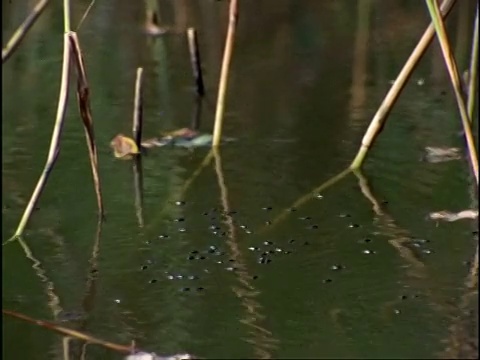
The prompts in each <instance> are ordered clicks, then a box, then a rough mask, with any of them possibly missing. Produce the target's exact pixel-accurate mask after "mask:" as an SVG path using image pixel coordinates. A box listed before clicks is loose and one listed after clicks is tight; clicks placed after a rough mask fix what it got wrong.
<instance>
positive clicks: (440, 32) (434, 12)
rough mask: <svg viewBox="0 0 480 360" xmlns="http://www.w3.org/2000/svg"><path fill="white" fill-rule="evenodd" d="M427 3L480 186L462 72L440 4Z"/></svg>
mask: <svg viewBox="0 0 480 360" xmlns="http://www.w3.org/2000/svg"><path fill="white" fill-rule="evenodd" d="M425 1H426V3H427V7H428V11H429V13H430V17H431V18H432V22H433V25H434V26H435V31H436V33H437V37H438V41H439V42H440V46H441V49H442V54H443V58H444V60H445V64H446V66H447V70H448V74H449V76H450V80H451V83H452V86H453V90H454V93H455V99H456V100H457V105H458V109H459V111H460V117H461V119H462V125H463V130H464V132H465V138H466V140H467V146H468V152H469V156H470V163H471V166H472V169H473V173H474V175H475V179H476V182H477V186H478V158H477V151H476V149H475V141H474V139H473V135H472V129H471V127H470V120H469V117H468V113H467V108H466V106H465V101H464V98H463V95H462V87H461V81H460V74H459V72H458V68H457V63H456V61H455V57H454V55H453V52H452V50H451V48H450V44H449V41H448V36H447V31H446V29H445V24H444V22H443V19H442V17H441V15H440V10H439V8H438V4H437V2H436V1H435V0H425Z"/></svg>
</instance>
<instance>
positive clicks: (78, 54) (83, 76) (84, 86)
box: [68, 32, 104, 218]
mask: <svg viewBox="0 0 480 360" xmlns="http://www.w3.org/2000/svg"><path fill="white" fill-rule="evenodd" d="M68 36H69V39H70V44H71V51H72V55H73V60H74V63H75V65H76V70H77V102H78V108H79V110H80V115H81V118H82V121H83V128H84V130H85V138H86V140H87V148H88V155H89V157H90V166H91V168H92V175H93V184H94V188H95V194H96V197H97V205H98V215H99V217H100V218H103V217H104V208H103V199H102V190H101V186H100V176H99V174H98V156H97V147H96V145H95V132H94V128H93V118H92V111H91V107H90V90H89V87H88V81H87V73H86V71H85V64H84V62H83V56H82V49H81V48H80V43H79V41H78V38H77V34H76V33H74V32H70V33H68Z"/></svg>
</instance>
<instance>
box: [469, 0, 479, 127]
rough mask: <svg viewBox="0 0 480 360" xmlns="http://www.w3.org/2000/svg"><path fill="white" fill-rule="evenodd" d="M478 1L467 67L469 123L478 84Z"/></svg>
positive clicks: (471, 119) (471, 121) (471, 120)
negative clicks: (468, 66)
mask: <svg viewBox="0 0 480 360" xmlns="http://www.w3.org/2000/svg"><path fill="white" fill-rule="evenodd" d="M478 11H479V8H478V3H477V12H476V15H475V25H474V27H473V29H474V30H473V41H472V53H471V55H470V69H469V72H468V74H469V77H470V78H469V83H468V100H467V109H468V118H469V119H470V123H473V111H474V109H475V100H476V98H477V94H476V92H477V86H478V78H477V77H478V25H479V24H478Z"/></svg>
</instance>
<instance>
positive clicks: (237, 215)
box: [2, 0, 478, 359]
mask: <svg viewBox="0 0 480 360" xmlns="http://www.w3.org/2000/svg"><path fill="white" fill-rule="evenodd" d="M273 3H275V6H272V4H273ZM352 4H353V5H352ZM30 5H31V4H30V3H29V2H25V1H19V2H18V1H17V2H13V3H9V2H5V1H4V2H3V3H2V10H3V11H4V14H5V15H4V16H3V19H4V20H6V21H4V22H3V30H4V34H5V35H4V39H5V37H7V36H9V34H11V33H12V31H13V29H14V27H15V26H16V25H17V24H18V23H20V21H21V20H22V18H23V16H24V11H25V9H26V8H27V7H28V6H30ZM159 5H160V15H161V16H160V19H159V20H160V21H159V22H160V25H162V26H168V27H170V28H171V29H173V31H172V32H170V33H167V34H166V35H164V36H161V37H158V38H147V37H145V36H144V34H143V33H142V26H143V25H144V24H143V21H144V16H145V9H144V8H143V7H142V6H143V3H142V2H139V3H136V2H123V3H119V4H116V5H115V6H113V5H111V4H108V3H96V4H95V5H94V7H93V8H92V10H91V12H90V13H89V15H88V17H87V18H86V19H85V21H84V23H83V25H82V27H81V29H80V31H79V39H80V42H81V45H82V49H83V50H84V51H85V61H86V67H87V73H88V76H89V84H90V86H91V96H92V112H93V117H94V121H95V132H96V138H97V141H98V152H99V164H100V177H101V180H102V183H103V186H102V188H103V191H104V194H103V196H104V202H105V208H106V211H107V214H106V217H107V220H106V222H105V223H104V224H103V225H102V226H101V227H99V226H98V224H97V221H96V200H95V193H94V191H93V186H92V184H91V182H92V181H91V175H90V168H89V163H88V157H87V156H86V155H87V151H86V149H85V140H84V134H83V129H82V125H81V120H80V118H79V115H78V111H77V108H76V106H75V105H76V104H75V100H74V99H72V100H71V103H70V105H71V106H70V108H69V110H68V115H67V122H66V126H65V128H64V134H63V138H62V152H61V154H60V157H59V160H58V163H57V165H56V168H55V170H54V171H53V173H52V175H51V177H50V179H49V183H48V186H47V188H46V190H45V192H44V193H43V194H42V198H41V200H40V203H39V204H38V208H37V209H36V210H35V212H34V216H33V218H32V220H31V222H30V223H29V225H28V229H27V232H26V236H25V239H24V240H23V241H22V242H16V243H10V244H8V245H6V246H4V247H3V261H4V263H3V264H4V265H3V269H4V275H3V290H4V292H3V293H4V295H3V303H4V304H3V306H4V308H8V309H12V310H15V311H19V312H24V313H26V314H28V315H30V316H32V317H35V318H42V319H47V320H51V321H57V322H61V323H62V324H63V325H64V326H67V327H71V328H74V329H77V330H80V331H84V332H87V333H90V334H93V335H95V336H98V337H99V338H102V339H105V340H109V341H112V342H116V343H119V344H127V345H128V344H130V343H131V341H132V340H135V342H136V344H137V345H138V346H139V347H141V348H142V349H148V350H149V351H154V352H156V353H158V354H174V353H184V352H189V353H193V354H196V355H198V356H200V357H205V358H221V357H225V358H232V357H234V358H289V357H295V358H300V357H315V358H341V357H349V358H391V357H402V358H407V357H408V358H420V357H422V358H430V357H442V358H467V357H468V358H470V357H475V355H476V354H477V348H478V342H477V341H476V339H477V332H478V331H477V326H478V324H477V321H476V316H474V315H476V314H477V312H478V306H477V301H478V292H477V286H478V285H477V283H476V279H477V273H478V252H477V253H476V254H477V256H473V254H475V249H476V248H477V244H478V238H477V236H478V235H477V234H478V233H477V230H478V229H477V224H476V220H471V219H463V220H460V221H457V222H452V223H446V222H438V223H437V222H435V221H430V220H427V219H426V217H427V215H428V214H429V213H431V212H433V211H440V210H448V211H452V212H459V211H462V210H465V209H476V208H478V202H477V200H476V190H475V185H474V183H475V181H474V178H473V177H472V176H471V174H470V173H469V168H468V164H467V162H466V161H465V160H464V159H463V157H462V158H461V159H456V160H452V161H449V162H444V163H435V164H432V163H427V162H424V161H421V160H422V156H423V154H424V151H425V148H427V147H462V146H463V143H462V140H461V138H459V137H458V131H459V130H460V122H459V121H457V120H458V119H457V118H458V116H457V114H456V106H455V104H454V103H453V101H452V98H451V97H450V89H449V85H448V83H447V82H446V80H447V78H446V77H444V76H443V71H444V67H443V64H442V62H441V61H439V59H441V58H439V54H440V51H439V48H438V47H436V46H434V47H433V48H432V50H430V51H429V53H428V54H427V56H426V57H425V59H423V61H422V62H421V64H420V65H419V67H418V69H417V70H415V73H414V74H413V80H414V81H412V83H411V84H409V85H408V86H407V88H406V89H405V91H404V93H403V94H402V96H401V98H400V100H399V102H398V104H397V105H396V107H395V109H394V110H393V111H392V114H391V116H390V118H389V120H388V122H387V125H386V127H385V129H384V131H383V133H382V135H381V136H380V138H379V140H378V141H377V143H376V144H375V147H374V149H373V150H372V154H371V157H370V158H369V159H368V161H367V164H366V167H365V170H364V172H363V173H362V172H360V173H342V171H343V169H345V168H346V166H347V165H348V164H349V162H350V161H351V160H352V158H353V156H354V155H355V152H356V150H357V147H358V145H359V143H360V140H361V137H362V135H363V131H364V130H365V129H366V127H367V125H368V122H369V120H370V117H371V116H372V115H373V113H374V112H375V110H376V107H377V106H378V105H379V104H380V102H381V100H382V98H383V96H384V95H385V93H386V91H387V90H388V87H389V82H390V81H391V80H392V79H393V78H394V77H395V76H396V74H397V73H398V72H399V70H400V68H401V66H402V65H403V62H404V61H405V59H406V58H407V56H408V55H409V53H410V51H411V49H412V48H413V47H414V46H415V43H416V41H417V39H418V37H419V36H420V35H421V33H422V32H423V30H424V28H425V26H426V23H427V20H428V14H427V12H426V10H425V8H424V4H423V3H422V4H420V3H418V2H417V1H414V0H410V1H391V2H372V1H368V0H365V1H363V0H359V1H357V2H351V1H346V0H345V1H321V2H320V1H315V0H304V1H301V2H300V1H294V0H275V2H273V0H272V1H245V2H240V11H241V14H243V15H241V16H240V22H239V27H238V34H237V36H238V37H237V39H236V40H237V41H236V44H235V51H234V57H233V62H232V73H231V79H230V82H229V86H230V88H229V92H228V96H227V108H226V109H227V112H226V118H225V121H226V124H225V128H224V132H225V135H226V136H229V137H230V136H231V137H234V138H235V139H236V140H237V141H235V142H232V143H228V144H227V145H225V146H223V147H222V149H221V152H220V151H219V152H215V153H213V152H209V150H208V149H206V148H198V149H195V150H190V149H176V148H160V149H155V150H151V151H149V152H148V153H147V154H146V156H144V157H142V159H141V161H136V162H135V161H131V162H128V161H118V160H115V159H114V158H113V156H112V154H111V153H110V149H109V146H108V144H109V142H110V140H111V138H112V137H113V136H114V135H115V134H118V133H120V132H123V133H126V134H128V133H129V132H130V128H131V113H132V107H133V84H134V79H135V70H136V68H137V66H144V67H145V86H146V88H145V111H144V117H145V127H144V134H145V137H155V136H159V134H160V133H161V132H164V131H169V130H172V129H175V128H181V127H186V126H190V125H191V124H194V123H196V122H197V120H198V119H200V130H201V131H206V132H207V131H210V130H209V129H211V128H212V121H213V115H214V103H215V96H216V95H215V93H216V83H217V80H218V76H219V71H220V63H221V54H222V50H223V43H224V35H225V30H226V23H227V18H226V11H227V7H228V2H222V1H202V2H196V1H193V0H184V1H175V2H166V1H160V2H159ZM457 6H458V8H457V9H454V10H453V12H452V15H451V17H450V20H449V22H448V26H449V30H450V31H451V32H452V34H454V35H452V39H453V40H454V45H455V51H456V53H458V54H457V55H458V56H459V59H461V60H460V61H459V63H460V66H461V67H462V68H463V67H464V66H467V64H468V62H467V60H468V58H466V56H468V53H469V46H470V40H471V39H470V35H469V34H471V30H472V29H471V26H470V25H469V24H472V21H471V20H472V19H471V17H472V14H473V13H474V12H473V9H474V6H475V3H474V2H473V1H465V2H460V4H457ZM87 7H88V4H87V3H83V2H82V3H79V4H76V5H75V7H74V9H73V10H74V11H73V13H74V14H75V15H74V18H75V19H76V21H77V20H78V21H79V20H80V18H81V15H82V13H83V11H84V10H85V9H86V8H87ZM470 10H471V11H470ZM61 13H62V11H61V5H60V4H53V3H52V4H50V5H49V7H48V8H47V10H46V11H45V14H43V15H42V17H41V18H40V20H39V22H38V23H37V24H36V25H35V26H34V28H33V29H32V31H31V33H29V34H28V36H27V38H26V39H25V42H24V43H23V44H22V46H21V47H20V48H19V50H18V52H17V53H15V54H14V55H13V56H12V58H11V59H10V60H9V61H8V62H7V63H6V64H5V65H3V75H4V76H3V81H2V87H3V99H4V101H3V104H4V106H3V108H2V115H3V118H4V119H5V121H3V122H2V130H3V136H2V140H3V143H2V150H3V175H2V180H3V188H2V189H3V195H4V196H3V199H2V215H3V216H2V218H3V225H4V226H3V232H2V234H3V239H4V240H5V239H7V238H8V237H9V236H10V235H11V234H12V232H13V231H14V229H15V227H16V225H17V221H18V220H19V218H20V216H21V213H22V210H23V207H24V206H25V204H26V202H27V201H28V199H29V196H30V194H31V191H32V190H33V187H34V185H35V182H36V178H37V177H38V176H39V174H40V171H41V168H42V166H43V163H44V161H45V157H46V155H47V149H48V141H49V139H50V134H51V127H52V126H53V120H54V116H55V108H56V100H57V97H58V88H59V81H60V73H59V70H60V66H61V64H60V61H61V60H60V59H61V52H62V49H61V46H62V45H61V43H62V41H61V39H62V37H61V33H60V32H61V29H62V25H61V22H62V16H61ZM248 14H255V16H249V15H248ZM412 19H415V21H411V20H412ZM189 26H195V27H196V29H197V31H198V34H199V42H200V49H201V51H202V58H203V62H204V63H203V70H204V76H205V84H206V91H207V97H206V99H205V100H204V102H203V103H202V106H201V107H198V105H197V104H196V101H195V97H194V87H193V85H194V83H193V79H192V75H191V69H190V62H189V61H190V60H189V57H188V47H187V39H186V36H185V35H184V32H185V30H186V28H188V27H189ZM460 34H464V35H462V36H460ZM4 42H5V41H4ZM465 53H466V54H467V55H465ZM462 59H463V60H462ZM4 326H5V332H4V340H5V341H4V343H5V355H6V357H7V358H25V359H28V358H32V356H34V357H35V358H36V359H37V358H38V359H43V358H45V359H50V358H52V357H53V358H63V354H64V353H65V352H69V353H70V355H71V356H70V358H71V359H76V358H79V359H80V358H89V359H90V358H91V359H109V358H112V359H114V358H119V357H120V355H119V354H116V353H113V352H111V351H109V350H106V349H103V348H101V347H99V346H95V345H91V344H85V343H82V342H80V341H77V340H73V339H68V338H61V337H60V336H58V335H57V334H53V333H50V332H47V331H44V330H41V329H40V328H37V327H35V326H33V325H30V324H26V323H21V322H19V321H18V320H15V319H10V318H5V319H4ZM399 339H401V341H400V340H399Z"/></svg>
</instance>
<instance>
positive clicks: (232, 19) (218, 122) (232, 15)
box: [212, 0, 238, 146]
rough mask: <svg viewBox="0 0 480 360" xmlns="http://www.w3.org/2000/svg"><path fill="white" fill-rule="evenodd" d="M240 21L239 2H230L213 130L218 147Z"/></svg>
mask: <svg viewBox="0 0 480 360" xmlns="http://www.w3.org/2000/svg"><path fill="white" fill-rule="evenodd" d="M237 19H238V1H237V0H230V8H229V21H228V30H227V37H226V40H225V51H224V53H223V62H222V71H221V74H220V82H219V84H218V97H217V107H216V112H215V127H214V130H213V142H212V146H218V145H219V144H220V139H221V137H222V125H223V115H224V112H225V94H226V92H227V81H228V73H229V71H230V61H231V59H232V52H233V43H234V40H235V29H236V26H237Z"/></svg>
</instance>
